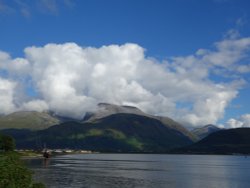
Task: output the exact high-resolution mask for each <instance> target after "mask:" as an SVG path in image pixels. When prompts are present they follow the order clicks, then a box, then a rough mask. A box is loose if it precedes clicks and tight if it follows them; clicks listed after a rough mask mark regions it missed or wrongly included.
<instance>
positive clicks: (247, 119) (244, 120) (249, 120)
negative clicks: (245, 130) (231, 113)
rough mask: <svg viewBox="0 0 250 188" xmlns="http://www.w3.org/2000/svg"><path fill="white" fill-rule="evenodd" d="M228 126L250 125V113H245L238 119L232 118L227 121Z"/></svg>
mask: <svg viewBox="0 0 250 188" xmlns="http://www.w3.org/2000/svg"><path fill="white" fill-rule="evenodd" d="M226 127H228V128H239V127H250V114H244V115H242V116H240V117H239V118H237V119H234V118H231V119H229V120H228V121H227V123H226Z"/></svg>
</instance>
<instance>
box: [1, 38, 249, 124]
mask: <svg viewBox="0 0 250 188" xmlns="http://www.w3.org/2000/svg"><path fill="white" fill-rule="evenodd" d="M249 46H250V39H249V38H241V39H225V40H223V41H221V42H218V43H216V50H215V51H211V50H206V49H200V50H198V51H197V53H196V54H194V55H189V56H187V57H174V58H171V59H169V60H168V61H163V62H158V61H157V60H155V59H153V58H150V57H145V54H144V49H143V48H142V47H141V46H139V45H137V44H130V43H128V44H124V45H120V46H119V45H109V46H102V47H100V48H93V47H85V48H83V47H81V46H78V45H77V44H75V43H65V44H47V45H45V46H43V47H35V46H33V47H27V48H26V49H25V58H15V59H12V58H11V57H10V56H9V55H8V54H7V53H4V52H0V69H2V70H5V71H7V72H8V73H9V75H8V79H9V81H8V82H10V83H16V85H13V86H12V87H10V86H9V87H7V90H8V92H7V93H8V94H6V95H5V96H8V97H9V99H8V101H9V103H8V104H9V106H10V109H9V110H4V111H3V110H2V111H1V113H8V112H10V111H13V109H15V110H21V109H25V110H38V111H42V110H47V109H49V110H53V111H55V112H56V113H58V114H59V115H63V116H69V117H73V118H82V117H83V115H84V113H85V112H86V111H91V110H94V109H95V108H96V105H97V103H99V102H108V103H114V104H118V105H133V106H136V107H139V108H141V109H142V110H144V111H146V112H148V113H151V114H156V115H165V116H170V117H172V118H174V119H176V120H178V121H180V122H182V123H183V124H185V125H189V126H200V125H204V124H208V123H216V122H217V121H218V120H219V119H221V118H223V115H224V111H225V109H226V108H227V106H228V105H229V104H230V102H231V101H232V100H233V99H234V98H235V97H236V96H237V94H238V90H239V89H240V88H241V87H242V85H243V84H244V80H234V81H232V82H227V83H222V82H218V81H213V80H212V79H211V78H210V77H211V73H213V71H214V68H216V67H221V69H223V70H225V71H228V70H230V71H234V72H236V73H237V74H239V73H242V72H244V71H245V68H242V66H244V65H243V64H241V63H240V61H241V60H242V58H244V57H246V56H247V52H248V49H249ZM230 67H238V69H232V68H230ZM242 70H244V71H242ZM0 74H1V73H0ZM20 78H23V79H22V81H20ZM11 80H12V81H11ZM27 80H28V81H29V84H30V83H32V85H33V86H32V87H33V88H34V90H35V91H36V92H37V97H35V98H34V97H29V96H26V97H25V89H22V90H20V89H19V90H18V95H16V94H15V95H14V93H13V92H17V89H18V88H25V87H26V84H27ZM5 85H6V84H5ZM14 86H16V87H14ZM17 86H18V87H17ZM5 87H6V86H5ZM8 88H9V89H8ZM5 90H6V89H5ZM26 90H27V89H26ZM11 96H14V99H13V97H11ZM21 96H22V97H21ZM13 101H14V102H13ZM14 104H15V105H14ZM5 106H6V105H5ZM7 106H8V105H7Z"/></svg>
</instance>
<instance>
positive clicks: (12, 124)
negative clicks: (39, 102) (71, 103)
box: [0, 111, 60, 130]
mask: <svg viewBox="0 0 250 188" xmlns="http://www.w3.org/2000/svg"><path fill="white" fill-rule="evenodd" d="M59 122H60V121H59V120H58V119H57V118H56V117H53V116H51V115H50V114H48V113H46V112H35V111H21V112H14V113H12V114H9V115H6V116H1V117H0V130H1V129H9V128H14V129H31V130H41V129H46V128H48V127H50V126H52V125H56V124H58V123H59Z"/></svg>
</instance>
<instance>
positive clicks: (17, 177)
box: [0, 135, 45, 188]
mask: <svg viewBox="0 0 250 188" xmlns="http://www.w3.org/2000/svg"><path fill="white" fill-rule="evenodd" d="M0 146H1V148H0V188H45V186H44V185H43V184H41V183H34V182H33V181H32V172H31V171H30V170H29V169H28V168H26V167H25V166H24V164H23V163H22V161H21V160H20V156H19V154H17V153H16V152H14V151H13V150H14V148H15V147H14V146H15V142H14V139H13V138H11V137H10V136H6V135H0Z"/></svg>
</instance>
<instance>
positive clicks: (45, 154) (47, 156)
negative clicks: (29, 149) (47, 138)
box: [43, 149, 50, 159]
mask: <svg viewBox="0 0 250 188" xmlns="http://www.w3.org/2000/svg"><path fill="white" fill-rule="evenodd" d="M43 157H44V158H46V159H48V158H50V152H48V151H47V149H45V150H44V152H43Z"/></svg>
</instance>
